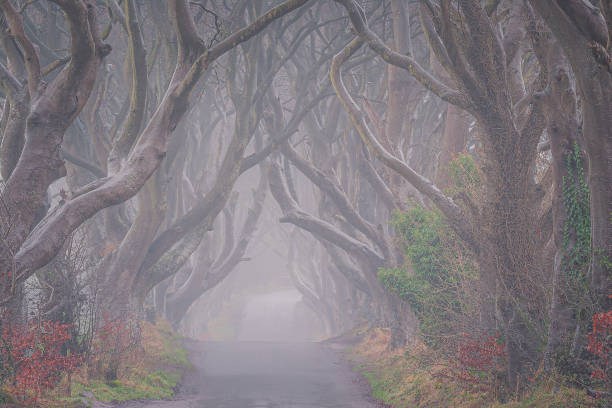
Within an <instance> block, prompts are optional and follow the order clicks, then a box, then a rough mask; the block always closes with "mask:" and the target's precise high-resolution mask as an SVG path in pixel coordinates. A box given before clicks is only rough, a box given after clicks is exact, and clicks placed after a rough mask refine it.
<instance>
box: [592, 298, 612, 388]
mask: <svg viewBox="0 0 612 408" xmlns="http://www.w3.org/2000/svg"><path fill="white" fill-rule="evenodd" d="M587 339H588V341H589V344H588V346H587V350H588V351H589V352H591V353H593V354H594V355H595V356H597V360H596V361H595V362H594V367H593V370H592V371H591V378H593V379H600V380H604V381H606V380H607V379H608V370H609V369H610V355H611V354H612V310H610V311H608V312H605V313H597V314H595V315H593V329H592V330H591V331H590V332H589V333H588V334H587Z"/></svg>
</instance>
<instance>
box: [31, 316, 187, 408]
mask: <svg viewBox="0 0 612 408" xmlns="http://www.w3.org/2000/svg"><path fill="white" fill-rule="evenodd" d="M141 327H142V344H141V346H142V347H141V348H140V350H139V351H138V352H137V353H138V356H137V357H136V358H134V356H130V358H129V359H127V358H126V361H129V362H126V363H125V364H124V365H123V366H122V367H120V370H119V377H118V378H117V380H113V381H104V380H103V379H100V378H99V376H96V375H92V374H91V373H92V372H93V371H94V370H93V368H92V367H90V366H88V365H84V366H83V367H81V368H80V369H79V370H78V371H77V372H75V373H74V374H73V375H72V378H70V379H68V378H64V379H62V381H61V383H60V384H59V386H58V387H57V388H56V389H55V390H53V391H52V392H51V393H49V394H47V395H45V396H44V398H43V399H41V400H40V401H38V404H37V405H38V406H41V407H49V408H59V407H67V408H72V407H75V408H76V407H83V406H84V401H87V398H83V396H88V397H93V398H94V399H95V400H97V401H102V402H118V401H130V400H161V399H170V398H172V397H173V396H174V394H175V392H176V391H177V388H178V385H179V383H180V381H181V378H182V376H183V374H184V373H185V372H186V371H188V370H191V369H193V365H192V364H191V363H190V362H189V359H188V352H187V350H186V349H185V347H183V345H182V343H181V336H179V335H178V334H176V333H175V332H174V331H173V330H172V329H171V328H170V325H169V324H168V323H167V322H166V321H159V322H158V323H157V324H155V325H153V324H151V323H146V322H143V323H142V325H141Z"/></svg>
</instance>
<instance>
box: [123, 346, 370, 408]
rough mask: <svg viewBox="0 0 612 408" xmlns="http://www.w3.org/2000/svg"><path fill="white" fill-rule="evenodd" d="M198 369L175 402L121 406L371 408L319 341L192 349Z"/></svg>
mask: <svg viewBox="0 0 612 408" xmlns="http://www.w3.org/2000/svg"><path fill="white" fill-rule="evenodd" d="M190 348H191V349H192V355H193V363H194V364H195V366H196V368H197V371H196V372H195V373H193V374H192V375H189V377H188V378H187V379H186V381H185V385H184V387H183V390H182V391H181V392H180V393H179V395H180V397H179V399H178V400H177V401H157V402H148V403H147V402H140V403H129V404H127V405H121V407H122V408H147V407H151V408H375V407H378V406H380V405H377V404H376V403H375V402H373V401H372V400H371V399H370V398H369V397H368V395H367V394H368V390H367V387H365V386H364V384H363V381H359V380H358V376H357V374H355V373H354V372H352V371H351V370H350V369H349V368H348V367H347V366H346V364H345V363H344V362H343V361H342V360H341V358H340V357H339V356H338V354H337V353H335V352H333V351H332V350H330V349H329V348H328V347H327V346H325V345H322V344H320V343H297V342H296V343H273V342H204V343H195V344H192V345H190Z"/></svg>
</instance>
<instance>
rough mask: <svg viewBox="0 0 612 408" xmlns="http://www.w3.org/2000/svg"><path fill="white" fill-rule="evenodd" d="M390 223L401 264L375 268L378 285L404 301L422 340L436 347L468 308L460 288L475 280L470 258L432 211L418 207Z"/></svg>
mask: <svg viewBox="0 0 612 408" xmlns="http://www.w3.org/2000/svg"><path fill="white" fill-rule="evenodd" d="M392 224H393V226H394V228H395V230H396V232H397V238H398V240H399V244H400V245H401V247H402V249H403V251H404V254H405V256H406V259H407V263H406V265H404V266H403V267H400V268H380V269H379V271H378V277H379V280H380V282H381V283H382V284H383V286H384V287H385V288H387V289H388V290H391V291H393V292H395V293H397V295H398V296H399V297H400V298H401V299H403V300H404V301H406V302H408V304H409V305H410V307H411V308H412V311H413V312H414V313H415V314H416V316H417V317H418V319H419V323H420V329H421V332H422V333H423V335H424V339H425V341H426V342H427V343H428V344H430V345H433V346H435V345H438V344H439V341H440V338H441V336H442V335H444V334H445V333H449V332H452V328H456V326H454V325H455V324H456V323H457V318H458V316H459V315H461V314H463V313H464V312H465V311H466V309H467V307H468V305H467V303H466V302H467V296H466V294H465V293H463V288H465V287H466V285H465V282H466V281H473V280H474V279H475V277H476V275H475V266H474V264H473V261H472V259H471V254H470V253H469V252H468V251H467V250H466V249H465V248H463V247H461V246H460V245H459V244H458V242H459V241H458V240H457V239H456V238H455V237H454V235H453V233H452V231H451V229H450V228H449V226H448V225H447V223H446V222H445V220H444V217H443V216H442V214H440V213H439V212H438V211H431V210H427V209H425V208H423V207H420V206H415V207H412V208H410V209H409V210H407V211H406V212H399V211H397V212H395V213H394V214H393V220H392ZM468 286H469V285H468ZM451 326H452V328H451Z"/></svg>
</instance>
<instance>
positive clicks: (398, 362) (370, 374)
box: [347, 329, 604, 408]
mask: <svg viewBox="0 0 612 408" xmlns="http://www.w3.org/2000/svg"><path fill="white" fill-rule="evenodd" d="M389 340H390V332H389V330H387V329H372V330H370V331H368V332H367V334H366V335H365V336H364V337H363V339H362V341H361V342H360V343H358V344H356V345H355V346H353V347H350V348H349V349H348V350H347V356H348V358H349V359H350V360H351V361H353V362H354V363H355V364H356V369H358V370H359V371H360V372H361V373H362V374H363V375H364V377H365V378H366V379H367V380H368V381H369V382H370V385H371V387H372V393H373V396H374V397H375V398H377V399H379V400H381V401H382V402H384V403H385V404H389V406H391V407H393V408H400V407H401V408H404V407H410V408H416V407H423V408H425V407H427V408H443V407H444V408H446V407H457V408H481V407H494V408H532V407H533V408H540V407H541V408H574V407H603V406H604V405H602V402H601V401H597V400H594V399H593V398H591V397H588V396H587V395H586V392H585V391H584V390H579V389H576V388H571V387H567V386H564V385H563V384H562V381H560V380H559V379H557V378H554V377H547V378H536V379H535V380H534V385H533V386H532V387H530V389H529V390H528V391H526V392H525V393H524V394H522V395H519V396H518V397H517V398H515V400H513V401H508V402H505V403H500V402H498V398H497V395H495V392H494V391H490V392H484V391H476V390H474V389H468V388H467V387H466V386H465V384H460V383H459V382H457V380H455V379H453V378H449V377H448V375H447V374H448V372H449V371H448V369H449V367H450V366H451V364H450V362H449V361H446V360H444V359H443V358H441V357H440V355H439V353H436V352H435V351H433V350H430V349H428V348H427V347H426V346H425V345H424V344H422V343H413V344H410V345H409V346H407V347H406V348H405V349H399V350H390V349H389V347H388V344H389Z"/></svg>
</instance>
